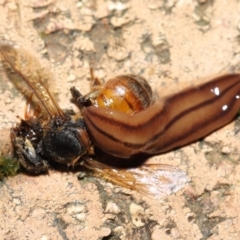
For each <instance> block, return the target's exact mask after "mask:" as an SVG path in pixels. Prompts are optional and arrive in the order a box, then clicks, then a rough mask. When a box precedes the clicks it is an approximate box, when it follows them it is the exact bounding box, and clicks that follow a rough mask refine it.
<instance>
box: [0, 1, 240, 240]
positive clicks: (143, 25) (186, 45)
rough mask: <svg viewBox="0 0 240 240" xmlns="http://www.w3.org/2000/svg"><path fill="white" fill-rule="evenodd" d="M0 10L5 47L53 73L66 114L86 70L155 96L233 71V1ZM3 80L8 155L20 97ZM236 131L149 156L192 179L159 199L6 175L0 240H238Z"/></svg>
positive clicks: (65, 175) (67, 176)
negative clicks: (138, 78) (129, 77)
mask: <svg viewBox="0 0 240 240" xmlns="http://www.w3.org/2000/svg"><path fill="white" fill-rule="evenodd" d="M0 13H1V14H0V37H1V40H4V41H11V42H15V43H17V44H18V45H19V46H21V47H23V48H25V49H26V50H28V51H29V52H31V54H32V55H34V56H36V58H37V59H38V60H39V61H40V62H41V64H42V66H44V67H47V68H48V69H50V71H51V72H52V74H53V76H54V78H55V81H54V85H55V87H54V88H53V89H52V90H51V92H52V94H53V95H57V96H58V98H59V103H60V106H61V107H62V108H63V109H69V108H70V109H71V108H74V106H73V105H72V104H71V103H70V101H69V99H70V92H69V88H70V87H71V86H76V87H78V88H80V89H81V91H82V92H83V93H87V92H88V91H89V62H93V64H94V70H95V74H96V75H97V76H98V77H100V78H102V79H105V80H107V79H109V78H112V77H114V76H116V75H118V74H122V73H134V74H141V75H143V76H144V77H145V78H146V79H148V81H149V83H150V84H151V86H152V88H153V89H154V90H155V91H156V92H157V93H158V94H159V95H160V96H162V95H166V94H167V93H169V92H174V91H178V90H179V89H181V88H183V87H184V86H189V85H192V84H195V83H196V82H201V81H203V80H206V79H208V78H210V77H212V76H214V75H217V74H222V73H226V72H238V71H239V66H240V65H239V63H240V42H239V24H240V2H239V1H238V0H231V1H229V0H198V1H197V0H161V1H160V0H151V1H145V0H132V1H127V0H124V1H102V0H89V1H87V0H86V1H76V0H70V1H63V0H55V1H54V0H49V1H41V0H35V1H31V0H27V1H26V0H24V1H23V0H18V1H17V0H16V1H12V0H0ZM0 74H1V79H0V85H1V89H0V129H1V130H0V136H1V137H0V146H1V152H2V153H3V154H5V155H9V154H11V144H10V138H9V131H10V128H11V127H12V126H14V124H15V123H16V122H17V121H18V119H17V117H16V116H22V117H23V113H24V107H25V104H26V101H25V99H24V98H23V96H22V95H21V94H20V93H18V91H17V90H16V89H15V88H14V87H13V85H12V84H11V82H10V81H9V80H8V79H7V77H6V76H5V75H4V73H3V72H2V71H1V72H0ZM163 90H164V91H163ZM239 129H240V124H239V120H236V121H234V122H232V123H230V124H229V125H227V126H226V127H224V128H222V129H220V130H218V131H217V132H215V133H213V134H211V135H210V136H208V137H206V138H205V139H204V140H203V141H200V142H196V143H194V144H191V145H190V146H186V147H184V148H181V149H179V150H176V151H172V152H169V153H167V154H162V155H159V156H154V157H152V158H151V159H149V161H150V162H155V163H166V164H170V165H174V166H177V167H179V168H180V169H182V170H184V171H186V173H187V175H188V177H189V178H190V179H191V182H190V183H189V185H186V186H185V188H183V189H182V190H180V191H178V192H177V193H176V194H174V195H171V196H167V197H165V198H163V199H162V201H160V202H158V201H155V200H152V199H149V198H147V197H145V196H141V195H140V194H138V193H135V192H130V191H128V190H125V189H123V188H119V187H116V186H113V185H112V184H109V183H106V182H104V181H102V180H99V179H96V178H86V179H84V180H80V181H79V180H78V178H77V173H72V172H71V171H69V172H60V171H50V172H49V174H48V175H42V176H36V177H33V176H28V175H26V174H19V175H17V176H14V177H9V178H7V179H5V180H4V181H2V182H0V196H1V200H0V239H5V240H12V239H39V240H50V239H51V240H54V239H81V240H84V239H86V240H89V239H93V240H97V239H105V240H107V239H108V240H110V239H111V240H117V239H123V240H130V239H136V240H140V239H141V240H150V239H151V240H159V239H164V240H172V239H184V240H188V239H189V240H192V239H209V240H217V239H224V240H230V239H234V240H235V239H240V223H239V212H240V196H239V195H240V185H239V182H240V164H239V159H240V158H239V153H240V147H239V140H240V134H239Z"/></svg>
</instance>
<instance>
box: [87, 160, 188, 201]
mask: <svg viewBox="0 0 240 240" xmlns="http://www.w3.org/2000/svg"><path fill="white" fill-rule="evenodd" d="M84 166H85V167H87V168H88V169H90V170H92V171H93V172H94V174H95V175H97V176H99V177H102V178H104V179H106V180H108V181H110V182H112V183H114V184H117V185H119V186H121V187H124V188H128V189H131V190H135V191H137V192H139V193H141V194H143V195H146V196H148V197H150V198H154V199H157V200H160V199H161V198H163V197H164V196H167V195H170V194H173V193H175V192H177V191H178V190H180V189H181V188H182V187H183V186H184V185H185V184H186V183H188V182H189V179H188V177H187V175H186V173H185V172H184V171H182V170H180V169H178V168H176V167H173V166H169V165H162V164H145V165H142V166H140V167H138V168H130V169H116V168H112V167H109V166H107V165H105V164H103V163H100V162H97V161H95V160H92V159H91V160H88V161H86V162H85V163H84Z"/></svg>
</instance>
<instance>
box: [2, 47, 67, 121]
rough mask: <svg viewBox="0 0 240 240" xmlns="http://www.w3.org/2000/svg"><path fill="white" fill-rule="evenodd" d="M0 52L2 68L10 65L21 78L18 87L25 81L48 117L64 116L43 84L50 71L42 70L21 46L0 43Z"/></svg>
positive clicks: (7, 67)
mask: <svg viewBox="0 0 240 240" xmlns="http://www.w3.org/2000/svg"><path fill="white" fill-rule="evenodd" d="M0 53H1V56H2V62H3V66H4V68H5V69H6V70H9V66H10V69H12V70H13V71H14V72H15V73H16V74H17V75H18V77H19V78H20V79H21V80H23V82H21V81H20V83H19V78H18V83H17V85H18V88H19V86H20V85H22V84H23V83H26V84H27V86H28V88H29V89H30V90H31V91H32V93H33V94H34V95H35V97H36V98H37V99H38V101H39V102H40V104H41V105H42V108H43V109H44V110H45V111H46V112H47V114H48V115H49V116H50V117H52V118H53V117H56V116H59V117H62V118H64V116H65V115H64V113H63V111H62V110H61V109H60V107H59V106H58V104H57V103H56V101H55V100H54V98H53V97H52V96H51V94H50V92H49V90H48V89H47V87H46V86H45V84H44V82H46V81H48V78H50V73H48V72H47V71H43V69H42V67H41V66H40V64H39V62H38V61H37V60H36V59H35V58H34V57H33V56H31V55H30V54H29V53H28V52H27V51H25V50H23V49H21V48H18V47H16V46H12V45H10V44H1V45H0ZM20 88H21V87H20Z"/></svg>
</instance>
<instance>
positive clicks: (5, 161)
mask: <svg viewBox="0 0 240 240" xmlns="http://www.w3.org/2000/svg"><path fill="white" fill-rule="evenodd" d="M19 169H20V165H19V161H17V159H15V158H10V157H5V156H2V155H1V154H0V180H2V179H3V178H4V177H8V176H13V175H16V174H17V173H18V171H19Z"/></svg>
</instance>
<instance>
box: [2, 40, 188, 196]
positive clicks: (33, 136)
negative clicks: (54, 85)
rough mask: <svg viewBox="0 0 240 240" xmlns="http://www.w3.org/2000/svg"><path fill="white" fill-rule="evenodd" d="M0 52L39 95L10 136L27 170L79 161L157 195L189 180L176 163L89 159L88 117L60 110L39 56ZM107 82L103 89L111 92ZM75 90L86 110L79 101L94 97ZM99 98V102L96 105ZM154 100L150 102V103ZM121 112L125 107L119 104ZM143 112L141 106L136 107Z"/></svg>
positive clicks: (9, 50) (17, 50)
mask: <svg viewBox="0 0 240 240" xmlns="http://www.w3.org/2000/svg"><path fill="white" fill-rule="evenodd" d="M0 53H1V55H2V57H3V59H2V62H3V65H4V66H5V68H6V70H9V69H8V68H9V67H10V69H11V70H13V71H14V72H15V73H16V74H17V75H18V76H19V81H20V82H22V83H24V82H25V83H26V84H27V86H28V89H30V90H31V92H32V93H33V95H34V97H36V99H35V100H34V104H33V105H34V107H32V102H31V101H30V103H28V108H27V111H26V113H25V119H22V120H21V122H20V123H19V124H17V126H16V127H14V128H12V129H11V139H12V142H13V146H14V147H15V150H16V153H17V155H18V158H19V162H20V163H21V165H22V166H23V167H24V168H25V169H26V170H27V171H29V172H32V173H36V174H37V173H40V172H44V171H47V169H48V165H51V162H59V163H62V164H65V165H68V166H74V165H81V166H84V167H86V168H88V169H90V170H91V171H93V173H95V174H96V175H97V176H100V177H103V178H104V179H106V180H108V181H111V182H113V183H115V184H118V185H119V186H122V187H125V188H129V189H132V190H136V191H138V192H140V193H143V194H145V195H147V196H150V197H153V198H157V199H159V198H161V197H162V196H164V195H168V194H171V193H173V192H176V191H177V190H179V189H180V188H182V186H184V184H185V183H186V182H187V181H188V178H187V176H186V174H185V173H184V172H183V171H181V170H179V169H177V168H175V167H172V166H167V165H161V164H159V165H158V164H152V165H142V166H140V167H138V168H130V169H117V168H112V167H110V166H107V165H106V164H103V163H101V162H98V161H96V160H93V159H92V158H91V157H90V156H91V155H93V154H94V151H93V145H92V143H91V139H90V138H89V133H88V131H87V129H86V127H85V123H84V119H83V118H82V117H81V116H80V115H79V114H76V113H74V112H73V111H63V110H62V109H60V107H59V106H58V104H57V102H56V101H55V100H54V98H53V97H52V95H51V94H50V92H49V90H48V88H47V87H46V86H45V84H44V82H43V80H42V79H46V78H47V76H46V75H45V74H43V72H42V69H41V66H40V65H39V63H38V62H37V61H36V59H35V58H34V57H32V56H31V55H30V54H29V53H28V52H26V51H24V50H23V49H20V48H17V47H13V46H11V45H8V44H2V45H0ZM33 63H34V64H33ZM127 76H131V75H127ZM49 77H50V76H49ZM140 79H141V78H140ZM144 81H145V80H144ZM133 85H134V84H133ZM107 86H108V85H106V86H105V89H104V92H107V90H108V87H107ZM150 90H151V89H150ZM71 91H72V94H73V97H74V98H75V100H76V101H77V102H78V103H79V106H80V108H83V106H82V105H81V104H82V102H84V103H86V101H87V100H86V99H90V98H89V95H88V97H85V98H84V97H82V95H81V94H80V93H79V92H78V91H77V90H76V89H75V88H72V90H71ZM113 93H114V92H113ZM111 94H112V93H110V95H111ZM114 94H115V93H114ZM91 96H93V95H91ZM98 97H99V94H98V93H96V92H95V95H94V97H93V98H92V99H98ZM147 98H148V97H147ZM79 99H82V100H81V101H78V100H79ZM131 99H132V97H131ZM149 99H150V98H149ZM94 101H95V100H94ZM99 101H100V100H99ZM99 101H98V100H96V102H97V103H98V104H99ZM113 101H115V100H113ZM150 103H151V100H149V103H148V104H147V105H146V106H148V105H149V104H150ZM146 106H143V108H145V107H146ZM124 109H125V108H124ZM128 109H129V108H128ZM120 110H123V108H122V107H120ZM140 110H141V107H140V109H139V110H137V111H140ZM134 111H135V110H134ZM96 157H97V156H96Z"/></svg>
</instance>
